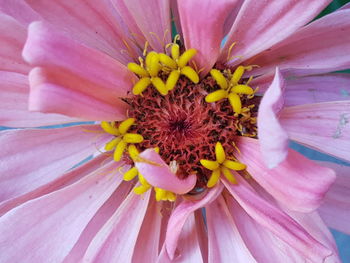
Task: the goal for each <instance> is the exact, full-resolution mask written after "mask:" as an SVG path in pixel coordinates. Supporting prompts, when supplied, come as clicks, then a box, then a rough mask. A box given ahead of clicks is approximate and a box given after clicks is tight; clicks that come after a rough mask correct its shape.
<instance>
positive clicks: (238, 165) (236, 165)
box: [223, 160, 247, 171]
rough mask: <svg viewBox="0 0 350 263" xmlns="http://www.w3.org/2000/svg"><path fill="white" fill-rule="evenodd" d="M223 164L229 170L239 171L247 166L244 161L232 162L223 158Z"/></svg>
mask: <svg viewBox="0 0 350 263" xmlns="http://www.w3.org/2000/svg"><path fill="white" fill-rule="evenodd" d="M223 165H224V166H225V167H227V168H229V169H231V170H236V171H241V170H244V169H245V168H247V166H246V165H245V164H244V163H239V162H234V161H231V160H225V161H224V163H223Z"/></svg>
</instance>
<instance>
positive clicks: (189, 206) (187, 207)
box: [165, 184, 223, 259]
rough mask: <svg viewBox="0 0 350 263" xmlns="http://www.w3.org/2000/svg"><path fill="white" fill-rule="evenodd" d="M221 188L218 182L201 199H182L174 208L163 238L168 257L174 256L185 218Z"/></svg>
mask: <svg viewBox="0 0 350 263" xmlns="http://www.w3.org/2000/svg"><path fill="white" fill-rule="evenodd" d="M222 189H223V186H222V184H218V185H217V186H215V187H214V188H212V189H211V190H209V191H208V193H207V195H206V196H205V197H204V198H202V199H201V200H199V201H188V200H184V201H183V202H182V203H180V204H179V205H178V206H177V207H176V208H175V210H174V211H173V213H172V214H171V217H170V219H169V222H168V229H167V232H166V238H165V248H166V251H167V253H168V255H169V257H170V259H173V258H174V256H175V250H176V247H177V245H178V240H179V236H180V233H181V230H182V228H183V226H184V224H185V222H186V220H187V218H188V217H189V216H190V215H191V214H192V213H193V212H194V211H196V210H197V209H199V208H202V207H204V206H205V205H207V204H209V203H211V202H212V201H214V200H215V199H216V198H217V197H218V195H219V194H220V193H221V191H222Z"/></svg>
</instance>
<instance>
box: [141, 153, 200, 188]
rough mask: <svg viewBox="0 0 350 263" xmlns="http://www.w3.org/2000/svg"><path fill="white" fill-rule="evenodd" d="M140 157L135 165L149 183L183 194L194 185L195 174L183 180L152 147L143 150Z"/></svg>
mask: <svg viewBox="0 0 350 263" xmlns="http://www.w3.org/2000/svg"><path fill="white" fill-rule="evenodd" d="M140 157H141V158H142V159H144V160H140V161H137V162H136V163H135V166H136V167H137V169H138V170H139V171H140V173H141V174H142V175H143V176H144V177H145V178H146V180H147V181H148V182H149V183H150V184H151V185H153V186H155V187H159V188H162V189H165V190H168V191H171V192H173V193H176V194H185V193H187V192H189V191H190V190H192V189H193V187H194V186H195V184H196V181H197V176H196V175H194V174H191V175H188V177H187V178H186V179H184V180H181V179H179V178H178V177H177V176H176V174H175V173H174V172H172V171H171V170H170V167H169V166H168V165H167V164H166V163H165V162H164V161H163V160H162V158H161V157H160V156H159V154H158V153H156V152H155V151H154V150H153V149H148V150H145V151H144V152H142V153H141V154H140Z"/></svg>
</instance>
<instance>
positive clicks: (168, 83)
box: [165, 70, 180, 90]
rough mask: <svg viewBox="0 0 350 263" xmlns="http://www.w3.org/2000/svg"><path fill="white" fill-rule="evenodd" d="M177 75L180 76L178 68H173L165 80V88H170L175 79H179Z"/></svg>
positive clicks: (175, 81)
mask: <svg viewBox="0 0 350 263" xmlns="http://www.w3.org/2000/svg"><path fill="white" fill-rule="evenodd" d="M179 77H180V72H179V71H178V70H173V71H172V72H171V73H170V75H169V77H168V79H167V80H166V83H165V87H166V89H167V90H172V89H173V88H174V87H175V85H176V83H177V81H178V80H179Z"/></svg>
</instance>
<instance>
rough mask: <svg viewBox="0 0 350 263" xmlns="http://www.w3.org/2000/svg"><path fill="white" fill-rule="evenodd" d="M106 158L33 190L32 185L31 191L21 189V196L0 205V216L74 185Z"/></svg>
mask: <svg viewBox="0 0 350 263" xmlns="http://www.w3.org/2000/svg"><path fill="white" fill-rule="evenodd" d="M107 158H108V156H107V155H102V154H101V155H99V156H98V157H96V158H94V159H93V160H91V161H88V162H86V163H84V164H83V165H81V166H78V167H77V168H75V169H72V170H70V171H69V172H65V173H62V174H57V175H55V177H53V178H50V180H51V181H48V182H47V183H45V184H43V185H39V186H38V187H37V188H34V187H35V185H34V186H33V190H31V191H28V190H26V189H23V194H21V193H19V194H18V195H17V196H15V197H13V198H10V199H7V200H5V201H3V202H1V203H0V216H1V215H3V214H5V213H7V212H8V211H10V210H11V209H13V208H15V207H16V206H19V205H21V204H23V203H25V202H27V201H29V200H32V199H35V198H38V197H41V196H43V195H46V194H49V193H51V192H54V191H57V190H59V189H62V188H63V187H66V186H68V185H71V184H73V183H75V182H76V181H78V180H80V179H81V178H82V177H84V176H86V175H88V174H90V173H92V172H93V171H95V170H97V169H98V168H100V167H101V164H102V163H105V161H106V160H107ZM19 190H21V189H19Z"/></svg>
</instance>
